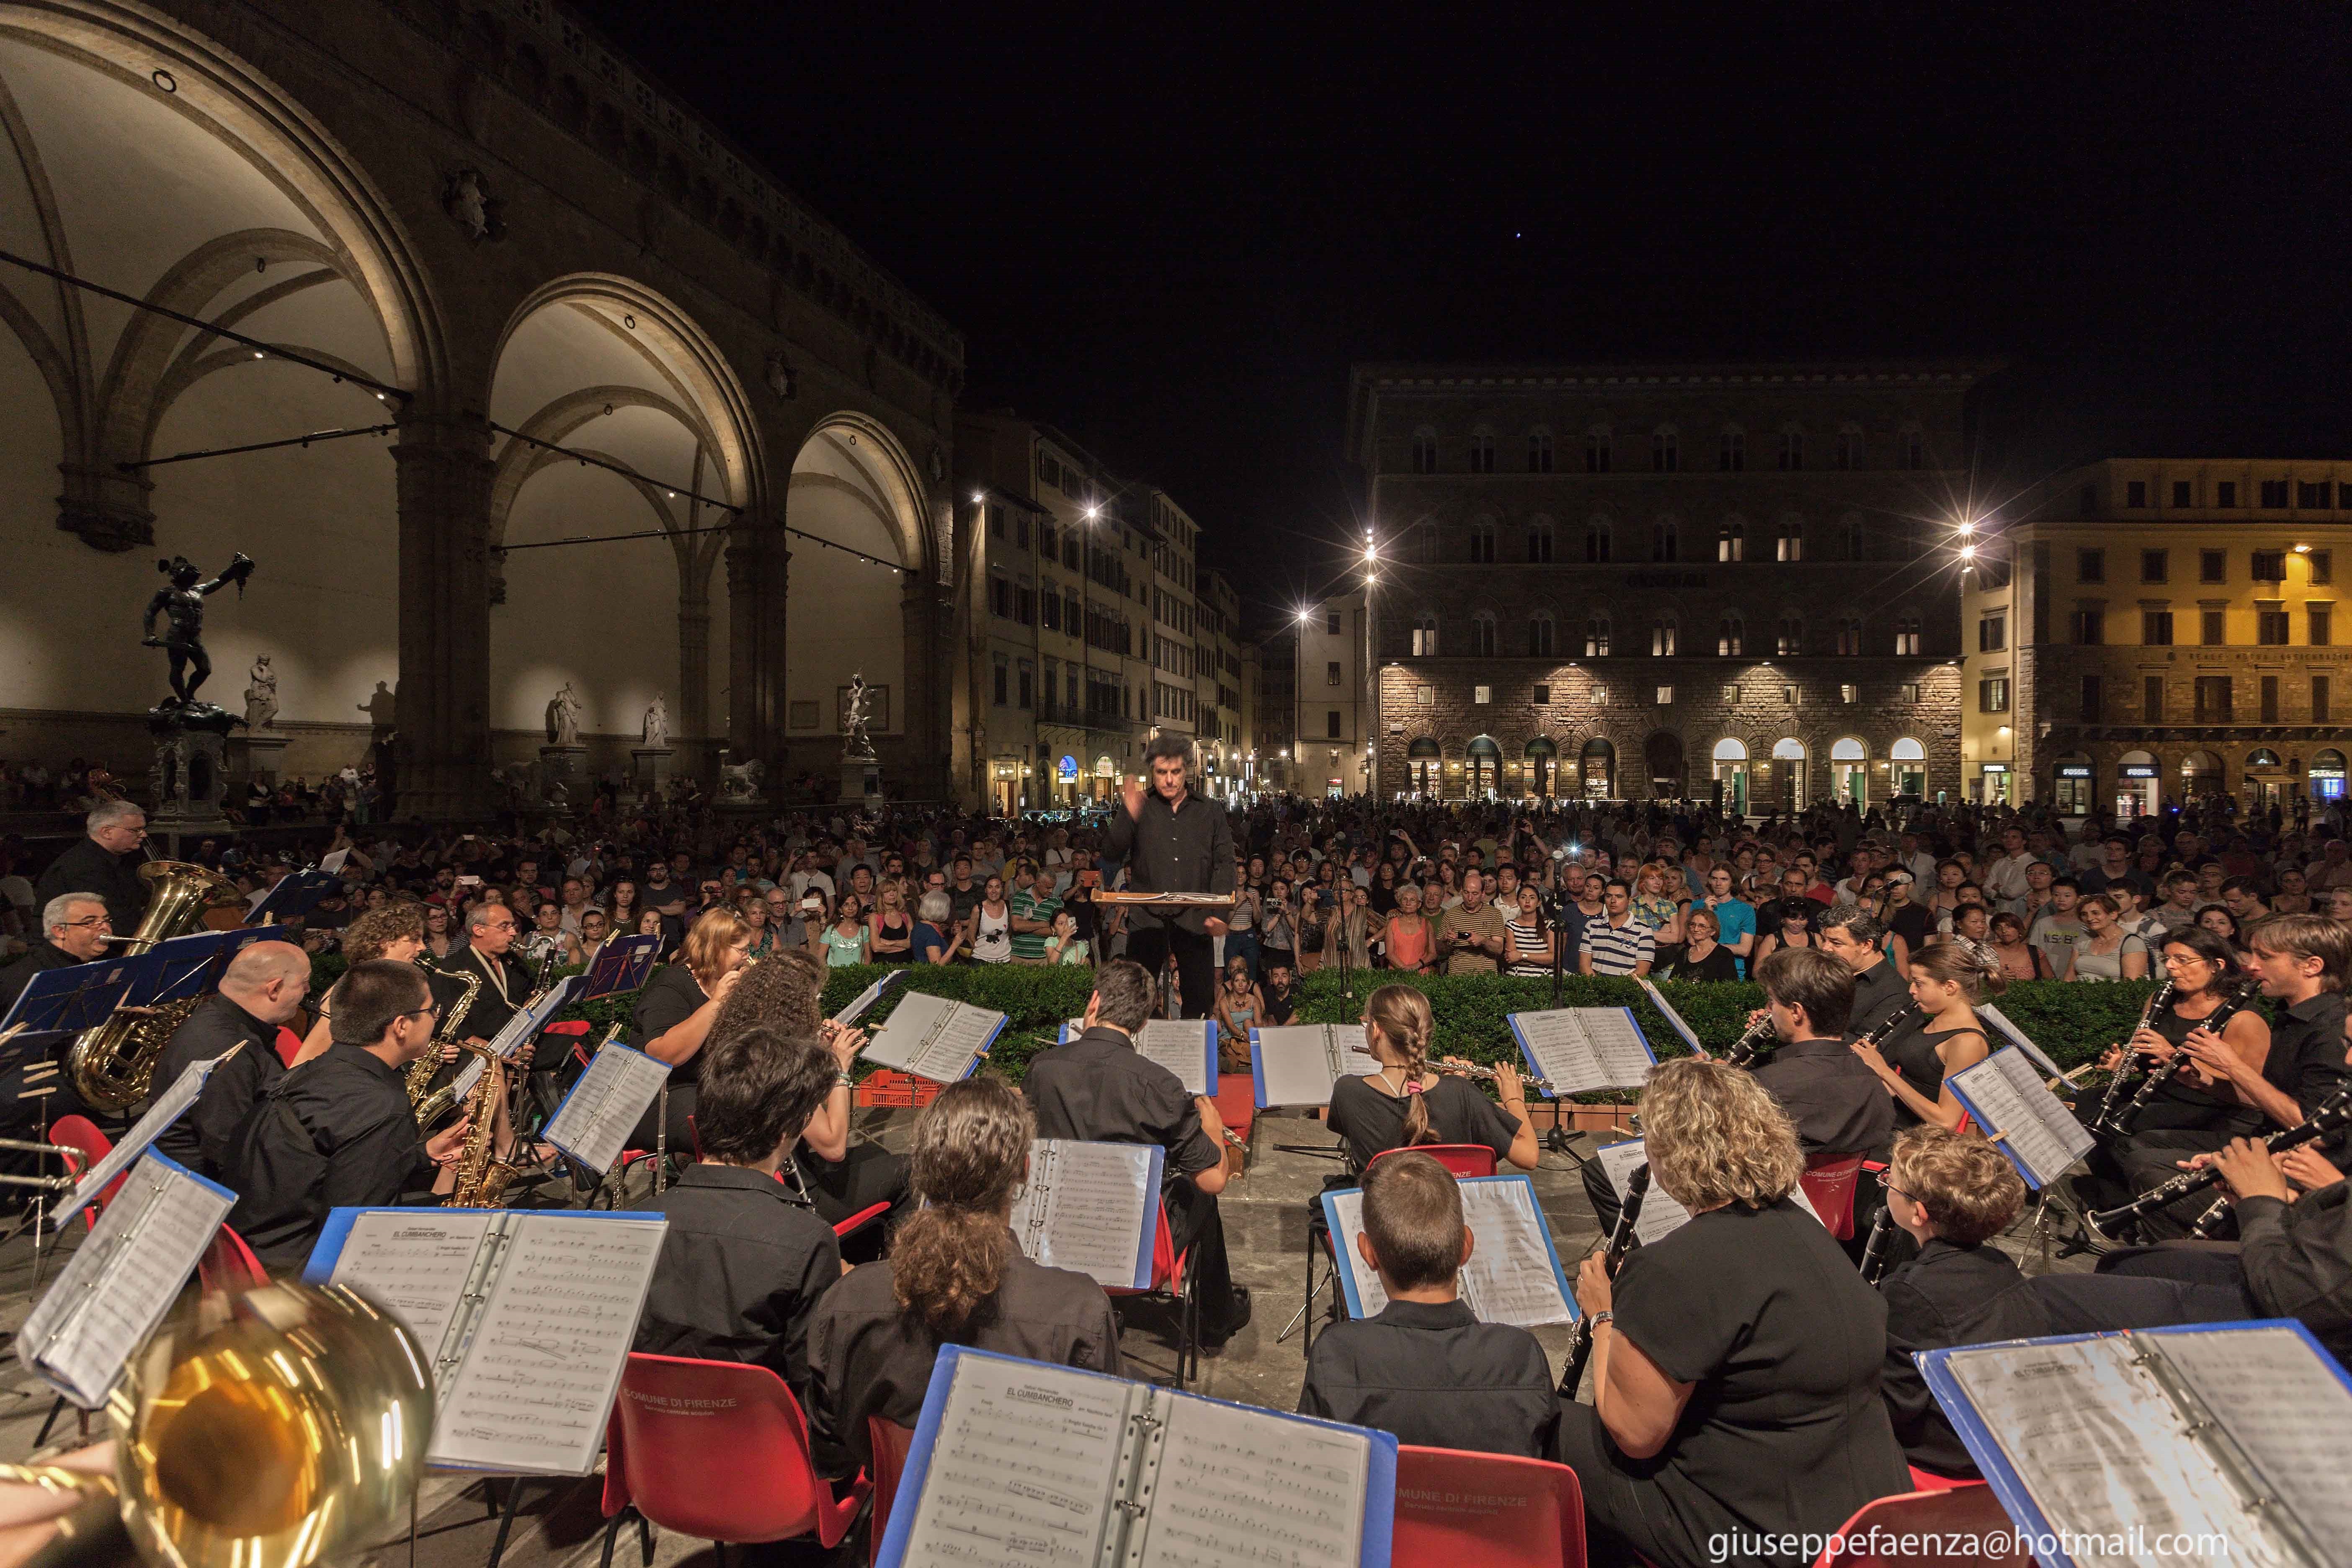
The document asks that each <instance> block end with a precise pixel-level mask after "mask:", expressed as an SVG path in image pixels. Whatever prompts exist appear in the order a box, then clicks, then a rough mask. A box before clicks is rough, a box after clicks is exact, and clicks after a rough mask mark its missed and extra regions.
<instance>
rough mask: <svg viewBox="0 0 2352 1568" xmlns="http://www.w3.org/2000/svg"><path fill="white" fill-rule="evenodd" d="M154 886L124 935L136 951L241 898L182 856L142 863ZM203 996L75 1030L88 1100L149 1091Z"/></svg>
mask: <svg viewBox="0 0 2352 1568" xmlns="http://www.w3.org/2000/svg"><path fill="white" fill-rule="evenodd" d="M139 879H140V880H141V881H142V882H145V883H146V884H147V887H148V898H147V912H146V913H145V914H144V915H142V916H141V917H140V920H139V929H138V930H137V931H133V932H132V933H131V935H130V936H128V937H125V938H124V939H123V942H122V952H123V953H124V955H125V956H126V957H135V956H136V955H138V954H140V953H142V952H146V951H147V950H148V949H150V948H152V947H154V946H156V945H157V944H158V943H161V942H169V941H170V940H171V939H172V938H173V937H175V936H186V935H188V934H189V933H190V932H192V931H195V930H196V929H197V928H198V927H199V926H201V925H203V924H204V922H205V914H206V913H207V912H208V911H209V910H215V909H219V908H222V907H225V906H226V905H231V904H236V903H238V902H240V901H241V900H240V899H239V898H238V895H237V891H236V884H235V883H233V882H231V881H230V880H229V879H227V878H226V877H223V876H221V875H220V874H219V873H217V872H215V871H212V870H209V869H207V868H205V867H202V866H194V865H190V864H188V863H187V862H185V861H181V860H150V861H148V862H147V863H146V864H145V865H143V866H142V867H140V868H139ZM203 1002H204V998H203V997H202V996H190V997H186V998H184V999H183V1000H181V1001H178V1002H167V1003H165V1004H164V1005H162V1006H160V1007H147V1008H126V1009H122V1010H120V1011H118V1012H116V1013H115V1014H114V1016H111V1017H110V1018H108V1019H107V1020H106V1022H104V1023H102V1024H99V1025H97V1026H93V1027H91V1028H88V1029H85V1030H83V1031H82V1032H81V1033H80V1034H79V1035H77V1036H76V1037H74V1042H73V1044H72V1045H71V1046H69V1047H67V1050H66V1072H67V1076H68V1077H69V1078H71V1079H73V1086H74V1092H75V1093H76V1094H79V1096H81V1098H82V1101H83V1103H85V1104H87V1105H90V1106H93V1107H95V1108H96V1109H98V1110H127V1109H128V1108H130V1107H131V1106H132V1105H135V1104H137V1103H138V1102H139V1101H140V1100H144V1099H145V1098H146V1097H147V1089H148V1085H149V1084H150V1083H151V1082H152V1081H153V1079H154V1077H155V1064H156V1063H157V1062H159V1061H162V1060H163V1047H166V1046H168V1045H170V1044H171V1043H172V1036H173V1034H174V1033H175V1032H176V1031H177V1030H178V1029H179V1027H180V1026H181V1025H182V1024H184V1023H186V1022H187V1021H188V1015H189V1014H191V1013H194V1011H195V1010H196V1008H197V1007H198V1006H199V1005H201V1004H202V1003H203Z"/></svg>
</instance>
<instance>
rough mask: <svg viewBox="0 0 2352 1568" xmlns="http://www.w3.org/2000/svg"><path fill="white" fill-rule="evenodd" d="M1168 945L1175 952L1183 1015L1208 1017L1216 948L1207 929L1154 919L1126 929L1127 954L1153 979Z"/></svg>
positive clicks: (1213, 994) (1213, 991)
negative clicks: (1195, 928) (1193, 928)
mask: <svg viewBox="0 0 2352 1568" xmlns="http://www.w3.org/2000/svg"><path fill="white" fill-rule="evenodd" d="M1171 949H1172V950H1174V952H1175V954H1176V980H1177V984H1179V985H1180V986H1181V988H1182V989H1183V993H1184V1016H1185V1017H1187V1018H1205V1017H1207V1016H1209V1007H1210V1005H1211V1004H1212V1003H1213V1002H1214V1001H1215V999H1216V995H1217V949H1216V944H1215V942H1214V941H1213V939H1212V938H1211V937H1210V936H1209V934H1208V933H1207V932H1206V931H1186V930H1184V929H1183V928H1182V927H1181V926H1174V925H1161V924H1159V923H1157V922H1153V923H1151V924H1148V925H1147V924H1141V923H1139V924H1137V925H1135V926H1134V927H1133V928H1132V929H1130V930H1129V931H1128V933H1127V956H1128V957H1129V958H1131V959H1133V960H1135V962H1136V963H1139V964H1141V965H1143V967H1144V969H1145V971H1146V972H1147V973H1150V976H1151V978H1152V979H1153V980H1155V981H1157V980H1158V979H1159V978H1160V966H1161V965H1162V964H1163V963H1166V962H1167V960H1168V954H1169V952H1170V951H1171Z"/></svg>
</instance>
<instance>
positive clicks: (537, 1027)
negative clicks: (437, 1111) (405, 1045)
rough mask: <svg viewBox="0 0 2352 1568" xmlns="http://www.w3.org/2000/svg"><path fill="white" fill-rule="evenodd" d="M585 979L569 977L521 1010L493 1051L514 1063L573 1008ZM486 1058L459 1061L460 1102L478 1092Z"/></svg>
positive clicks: (491, 1043)
mask: <svg viewBox="0 0 2352 1568" xmlns="http://www.w3.org/2000/svg"><path fill="white" fill-rule="evenodd" d="M585 978H586V977H585V976H584V975H579V974H567V975H565V976H564V977H563V978H562V979H561V980H559V981H557V982H556V983H555V984H552V985H551V986H549V987H548V988H547V990H546V993H545V994H542V995H541V996H540V997H539V998H538V999H537V1000H535V1001H533V1002H532V1003H531V1005H530V1006H528V1007H523V1008H520V1009H518V1010H517V1011H516V1013H515V1016H513V1017H511V1018H509V1019H508V1020H507V1023H506V1027H505V1028H503V1029H500V1030H499V1032H498V1033H497V1034H495V1035H493V1036H491V1037H490V1040H489V1047H490V1049H491V1050H492V1051H494V1052H496V1053H497V1054H498V1056H499V1058H501V1059H502V1060H505V1061H512V1060H513V1059H514V1054H515V1053H516V1052H517V1051H519V1050H520V1049H522V1047H524V1046H525V1045H526V1044H528V1043H529V1042H530V1041H531V1040H534V1039H537V1038H538V1037H539V1032H540V1031H541V1029H544V1028H546V1027H547V1026H548V1025H549V1024H551V1023H552V1022H554V1020H555V1016H556V1015H557V1014H558V1013H561V1012H562V1011H563V1009H565V1008H566V1007H569V1006H570V1005H572V1002H573V1001H575V1000H576V999H577V997H578V994H579V991H580V986H581V983H582V981H583V980H584V979H585ZM534 1065H536V1064H534ZM482 1071H483V1068H482V1058H479V1057H478V1056H475V1055H473V1054H472V1053H471V1052H467V1055H466V1057H465V1058H464V1059H463V1060H461V1061H460V1062H458V1064H457V1079H456V1082H457V1098H458V1099H459V1100H464V1099H465V1098H466V1097H467V1095H469V1094H471V1093H473V1092H474V1086H475V1085H476V1084H478V1083H479V1082H481V1081H482Z"/></svg>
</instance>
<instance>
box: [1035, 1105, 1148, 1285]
mask: <svg viewBox="0 0 2352 1568" xmlns="http://www.w3.org/2000/svg"><path fill="white" fill-rule="evenodd" d="M1167 1158H1168V1153H1167V1151H1166V1150H1164V1149H1162V1148H1160V1145H1159V1144H1157V1143H1081V1142H1075V1141H1073V1140H1070V1139H1065V1138H1038V1139H1034V1140H1033V1141H1032V1142H1030V1145H1029V1179H1028V1180H1027V1181H1026V1182H1024V1183H1023V1184H1022V1186H1021V1195H1020V1197H1019V1198H1017V1199H1015V1200H1014V1202H1013V1222H1012V1223H1013V1239H1014V1240H1016V1241H1018V1242H1019V1243H1020V1244H1021V1251H1022V1255H1023V1256H1024V1257H1025V1258H1028V1259H1029V1260H1030V1261H1031V1262H1033V1263H1042V1264H1044V1265H1045V1267H1046V1268H1068V1269H1073V1270H1075V1271H1076V1272H1077V1273H1080V1274H1084V1275H1087V1277H1089V1278H1090V1279H1093V1280H1094V1282H1095V1283H1096V1284H1097V1285H1100V1286H1103V1287H1104V1288H1106V1289H1134V1290H1142V1289H1149V1288H1150V1284H1151V1245H1152V1243H1153V1242H1154V1241H1156V1240H1158V1239H1159V1237H1160V1172H1161V1170H1162V1169H1163V1168H1164V1166H1165V1163H1166V1161H1167Z"/></svg>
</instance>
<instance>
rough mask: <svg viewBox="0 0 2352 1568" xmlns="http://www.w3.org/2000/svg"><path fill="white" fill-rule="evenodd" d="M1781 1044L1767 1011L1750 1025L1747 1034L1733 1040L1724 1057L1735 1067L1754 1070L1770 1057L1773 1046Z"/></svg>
mask: <svg viewBox="0 0 2352 1568" xmlns="http://www.w3.org/2000/svg"><path fill="white" fill-rule="evenodd" d="M1779 1044H1780V1041H1779V1040H1778V1039H1776V1038H1775V1037H1774V1036H1773V1033H1772V1016H1771V1015H1770V1014H1769V1013H1767V1014H1765V1016H1763V1017H1761V1018H1759V1019H1757V1020H1756V1022H1754V1023H1753V1024H1750V1025H1748V1032H1747V1033H1746V1034H1744V1035H1742V1036H1740V1037H1738V1039H1736V1040H1734V1041H1732V1042H1731V1049H1729V1050H1728V1051H1726V1052H1725V1053H1724V1055H1723V1059H1724V1060H1725V1061H1727V1062H1728V1063H1730V1064H1731V1065H1732V1066H1733V1067H1736V1068H1748V1070H1750V1071H1751V1072H1752V1071H1753V1070H1755V1069H1756V1068H1759V1067H1761V1066H1762V1065H1763V1064H1764V1062H1765V1061H1766V1060H1767V1059H1768V1058H1770V1056H1771V1055H1772V1051H1773V1047H1776V1046H1778V1045H1779Z"/></svg>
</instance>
